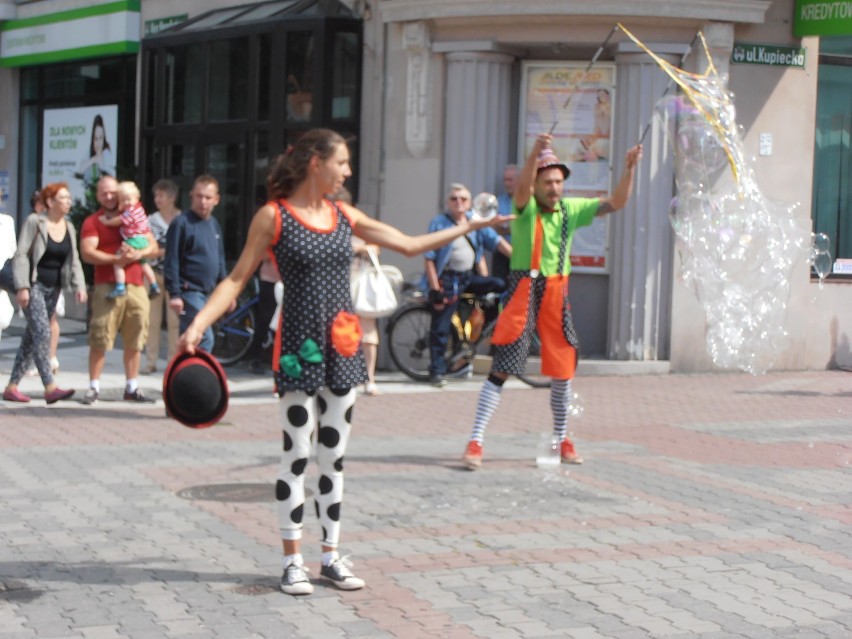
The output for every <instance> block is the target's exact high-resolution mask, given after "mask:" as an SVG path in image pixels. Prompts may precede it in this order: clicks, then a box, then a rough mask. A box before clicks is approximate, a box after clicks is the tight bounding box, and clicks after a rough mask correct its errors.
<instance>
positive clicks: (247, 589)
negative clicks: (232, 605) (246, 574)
mask: <svg viewBox="0 0 852 639" xmlns="http://www.w3.org/2000/svg"><path fill="white" fill-rule="evenodd" d="M234 592H236V593H237V594H240V595H248V596H249V597H256V596H258V595H268V594H269V593H270V592H278V585H277V584H264V583H256V584H240V585H239V586H237V587H236V588H234Z"/></svg>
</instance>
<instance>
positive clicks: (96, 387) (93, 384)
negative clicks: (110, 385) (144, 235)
mask: <svg viewBox="0 0 852 639" xmlns="http://www.w3.org/2000/svg"><path fill="white" fill-rule="evenodd" d="M89 388H91V389H92V390H93V391H95V392H96V393H100V392H101V380H99V379H91V380H89Z"/></svg>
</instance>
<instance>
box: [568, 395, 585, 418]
mask: <svg viewBox="0 0 852 639" xmlns="http://www.w3.org/2000/svg"><path fill="white" fill-rule="evenodd" d="M568 414H569V415H571V416H572V417H580V416H581V415H582V414H583V402H582V401H581V399H580V395H579V394H578V393H572V394H571V400H570V403H569V404H568Z"/></svg>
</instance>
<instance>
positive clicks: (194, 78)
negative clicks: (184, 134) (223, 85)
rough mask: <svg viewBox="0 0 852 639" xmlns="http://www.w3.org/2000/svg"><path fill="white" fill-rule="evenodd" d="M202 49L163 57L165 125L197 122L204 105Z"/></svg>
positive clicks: (181, 50) (183, 49) (185, 49)
mask: <svg viewBox="0 0 852 639" xmlns="http://www.w3.org/2000/svg"><path fill="white" fill-rule="evenodd" d="M204 70H205V69H204V49H203V47H180V48H174V49H169V51H168V53H166V78H165V81H166V86H165V93H166V102H165V106H166V118H165V120H166V122H167V123H168V124H191V123H198V122H201V116H202V113H203V109H202V106H203V104H204V75H205V74H204Z"/></svg>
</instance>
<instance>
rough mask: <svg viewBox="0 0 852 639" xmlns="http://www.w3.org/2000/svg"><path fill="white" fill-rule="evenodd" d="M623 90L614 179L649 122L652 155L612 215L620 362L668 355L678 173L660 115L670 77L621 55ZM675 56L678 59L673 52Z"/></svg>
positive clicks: (615, 340) (642, 59)
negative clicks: (671, 209)
mask: <svg viewBox="0 0 852 639" xmlns="http://www.w3.org/2000/svg"><path fill="white" fill-rule="evenodd" d="M615 59H616V63H617V83H618V86H617V92H616V105H615V108H616V115H615V122H616V125H617V131H616V135H615V139H614V155H613V171H614V174H613V185H615V184H616V183H617V182H618V180H619V178H620V177H621V173H622V171H623V170H624V154H625V153H626V151H627V149H628V148H630V147H631V146H633V145H634V144H636V143H637V142H638V141H639V139H640V138H641V136H642V133H643V131H644V130H645V127H646V126H647V125H648V124H649V123H650V124H651V128H650V129H649V130H648V133H647V135H646V136H645V139H644V141H643V147H644V158H643V160H642V162H641V164H640V166H639V169H638V170H637V172H636V179H635V182H634V191H633V197H632V198H631V199H630V201H629V203H628V204H627V206H626V207H625V208H624V210H622V211H619V212H617V213H615V214H613V216H612V217H611V218H610V229H611V234H610V242H611V248H612V252H611V258H612V259H611V264H612V266H611V269H612V270H611V273H610V289H609V318H608V330H607V352H608V356H609V358H610V359H616V360H642V361H645V360H665V359H667V358H668V355H669V333H670V327H671V281H672V230H671V225H670V223H669V216H668V210H669V204H670V202H671V199H672V196H673V189H674V178H673V170H672V159H671V151H670V148H669V144H668V141H667V140H666V138H665V132H664V131H663V130H662V128H661V127H659V126H658V125H657V122H656V119H655V118H654V117H653V112H654V107H655V105H656V103H657V102H658V100H659V99H660V98H661V97H662V95H663V93H664V92H665V90H666V86H667V84H668V76H666V75H665V74H664V73H663V71H662V70H661V69H660V68H659V67H658V66H657V64H656V63H655V62H654V61H653V60H652V59H651V58H650V56H648V55H647V54H645V53H638V52H637V53H632V52H631V53H620V54H617V55H616V58H615ZM668 59H669V60H670V61H672V62H677V58H676V57H672V56H669V57H668Z"/></svg>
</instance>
